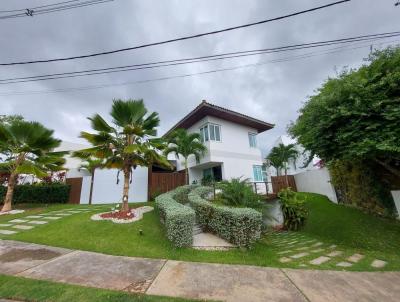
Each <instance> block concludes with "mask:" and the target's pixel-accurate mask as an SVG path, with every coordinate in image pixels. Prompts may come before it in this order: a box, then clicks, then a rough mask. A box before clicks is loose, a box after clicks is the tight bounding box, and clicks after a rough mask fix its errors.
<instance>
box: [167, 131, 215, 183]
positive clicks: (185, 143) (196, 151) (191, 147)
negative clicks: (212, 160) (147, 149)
mask: <svg viewBox="0 0 400 302" xmlns="http://www.w3.org/2000/svg"><path fill="white" fill-rule="evenodd" d="M167 143H168V147H167V148H166V149H165V150H164V154H166V155H168V154H170V153H173V154H175V156H176V158H177V159H178V158H179V156H182V157H183V159H184V165H185V179H186V184H189V173H188V158H189V156H191V155H193V156H194V157H195V158H196V161H199V160H200V156H202V155H204V153H205V152H206V150H207V147H206V146H204V145H203V143H202V142H201V140H200V134H199V133H188V132H187V130H186V129H182V128H179V129H176V130H175V131H173V132H172V133H171V134H170V135H169V136H168V138H167Z"/></svg>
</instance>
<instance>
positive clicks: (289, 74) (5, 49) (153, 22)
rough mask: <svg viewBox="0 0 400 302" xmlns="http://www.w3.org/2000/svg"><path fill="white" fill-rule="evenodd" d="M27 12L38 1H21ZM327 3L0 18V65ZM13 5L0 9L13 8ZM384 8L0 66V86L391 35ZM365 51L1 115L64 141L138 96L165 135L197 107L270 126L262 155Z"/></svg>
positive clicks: (347, 8) (127, 4)
mask: <svg viewBox="0 0 400 302" xmlns="http://www.w3.org/2000/svg"><path fill="white" fill-rule="evenodd" d="M30 2H32V6H33V5H36V4H37V5H40V4H43V3H44V2H43V1H39V0H37V1H30ZM329 2H331V1H328V0H323V1H322V0H321V1H311V0H307V1H292V0H281V1H263V0H260V1H246V2H245V1H239V0H236V1H231V0H224V1H222V0H221V1H211V0H206V1H204V0H203V1H200V0H196V1H194V0H193V1H178V0H176V1H155V0H151V1H128V0H115V1H114V2H111V3H107V4H102V5H97V6H91V7H88V8H81V9H75V10H70V11H64V12H59V13H54V14H48V15H42V16H37V17H33V18H19V19H10V20H0V22H1V23H0V43H1V44H0V45H1V48H0V61H1V62H7V61H18V60H25V59H38V58H52V57H61V56H69V55H77V54H82V53H91V52H97V51H101V50H110V49H115V48H122V47H129V46H132V45H138V44H142V43H147V42H154V41H159V40H164V39H169V38H174V37H178V36H185V35H190V34H194V33H200V32H205V31H209V30H214V29H218V28H223V27H228V26H232V25H238V24H243V23H247V22H252V21H255V20H261V19H265V18H268V17H273V16H279V15H283V14H286V13H288V12H292V11H296V10H301V9H305V8H309V7H313V6H317V5H322V4H326V3H329ZM17 4H18V5H21V3H14V2H9V3H7V4H6V3H2V6H3V7H2V8H1V9H8V8H10V9H12V8H15V7H16V6H17ZM393 4H394V1H393V0H381V1H374V0H353V1H351V2H350V3H347V4H344V5H340V6H337V7H333V8H329V9H326V10H324V11H319V12H314V13H311V14H308V15H303V16H297V17H294V18H291V19H287V20H282V21H278V22H275V23H269V24H264V25H260V26H256V27H252V28H247V29H241V30H237V31H234V32H229V33H225V34H220V35H214V36H209V37H204V38H199V39H195V40H190V41H184V42H180V43H173V44H168V45H164V46H159V47H152V48H147V49H142V50H137V51H131V52H126V53H123V54H116V55H108V56H102V57H97V58H92V59H87V60H75V61H68V62H59V63H51V64H34V65H25V66H14V67H2V68H0V78H8V77H16V76H30V75H36V74H42V73H53V72H63V71H75V70H81V69H87V68H102V67H110V66H116V65H126V64H135V63H142V62H147V61H157V60H164V59H166V60H168V59H175V58H185V57H192V56H199V55H206V54H211V53H219V52H229V51H237V50H248V49H254V48H263V47H275V46H281V45H287V44H295V43H303V42H311V41H318V40H325V39H335V38H341V37H347V36H356V35H362V34H369V33H380V32H386V31H395V30H398V28H396V25H397V24H398V14H399V8H396V7H394V5H393ZM305 52H308V51H301V52H300V51H299V52H297V53H294V52H293V53H292V52H291V53H281V54H270V55H262V56H258V57H250V58H240V59H233V60H226V61H216V62H209V63H201V64H189V65H185V66H177V67H168V68H163V69H153V70H144V71H137V72H122V73H113V74H108V75H99V76H92V77H82V78H73V79H62V80H53V81H45V82H35V83H23V84H12V85H3V86H0V93H2V92H8V91H26V90H52V89H59V88H65V87H79V86H89V85H98V84H109V83H122V82H129V81H138V80H143V79H152V78H159V77H167V76H174V75H179V74H186V73H195V72H202V71H206V70H210V69H217V68H226V67H231V66H236V65H243V64H251V63H257V62H265V61H268V60H273V59H277V58H282V57H287V56H293V55H296V54H301V53H305ZM368 52H369V49H368V47H365V48H362V49H355V50H348V51H343V52H339V53H334V54H327V55H320V56H316V57H312V58H308V59H304V60H296V61H289V62H281V63H276V64H266V65H262V66H259V67H249V68H243V69H239V70H234V71H227V72H221V73H214V74H209V75H202V76H193V77H189V78H180V79H173V80H168V81H159V82H151V83H146V84H136V85H127V86H114V87H108V88H104V89H97V90H86V91H78V92H68V93H52V94H32V95H23V96H22V95H20V96H0V104H1V109H0V114H12V113H18V114H22V115H24V116H25V117H26V118H27V119H29V120H38V121H40V122H42V123H43V124H45V125H46V126H47V127H50V128H53V129H55V131H56V134H57V136H58V137H60V138H62V139H66V140H70V141H79V139H78V138H77V136H78V134H79V132H80V131H81V130H88V129H89V122H88V121H87V120H86V119H85V118H86V117H87V116H91V115H93V114H94V113H100V114H103V115H107V114H108V111H109V109H110V105H111V101H112V99H113V98H143V99H144V100H145V102H146V105H147V106H148V108H149V110H153V111H157V112H159V114H160V117H161V126H160V129H159V130H160V134H162V133H164V132H165V131H166V130H168V128H169V127H171V126H172V125H173V124H174V123H175V122H176V121H177V120H178V119H180V118H181V117H183V115H184V114H186V113H187V112H189V111H190V110H191V109H193V108H194V107H195V106H196V105H197V104H198V103H199V102H200V101H201V100H202V99H207V100H209V101H210V102H212V103H215V104H217V105H220V106H224V107H227V108H231V109H233V110H237V111H240V112H243V113H245V114H248V115H252V116H255V117H257V118H260V119H263V120H266V121H268V122H271V123H275V124H276V127H275V129H273V130H270V131H268V132H266V133H264V134H262V135H261V137H260V139H259V141H260V144H261V145H262V147H263V148H264V149H268V148H269V147H270V146H271V144H272V143H273V142H274V141H275V139H276V137H277V136H279V135H281V134H283V133H285V130H286V126H287V124H288V123H289V122H290V121H291V120H294V119H295V118H296V116H297V114H298V113H297V111H298V109H299V108H300V107H301V105H302V103H303V102H304V101H305V100H306V99H307V96H308V95H311V94H312V93H313V91H314V90H315V89H316V88H318V87H319V86H320V85H321V84H322V83H323V81H324V80H325V79H326V78H327V77H328V76H334V75H335V68H339V69H340V68H342V67H343V66H352V67H356V66H359V65H360V64H361V63H362V58H363V57H365V56H367V54H368Z"/></svg>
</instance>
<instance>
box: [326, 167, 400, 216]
mask: <svg viewBox="0 0 400 302" xmlns="http://www.w3.org/2000/svg"><path fill="white" fill-rule="evenodd" d="M379 170H382V168H381V167H380V166H379V165H377V164H374V163H366V162H363V161H352V162H350V161H343V160H335V161H332V162H331V163H330V164H329V171H330V175H331V181H332V184H333V185H334V186H335V188H336V192H337V195H338V199H339V202H341V203H343V204H346V205H351V206H354V207H357V208H361V209H364V210H367V211H368V212H371V213H375V214H379V215H391V214H392V213H393V212H394V204H393V201H392V197H391V195H390V188H389V187H388V184H387V183H386V182H382V181H380V180H382V178H383V177H382V176H381V175H379V173H377V172H378V171H379Z"/></svg>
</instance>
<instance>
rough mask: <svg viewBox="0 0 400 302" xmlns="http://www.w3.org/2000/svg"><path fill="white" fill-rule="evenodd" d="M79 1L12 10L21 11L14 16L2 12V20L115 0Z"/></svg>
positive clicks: (0, 18) (0, 16)
mask: <svg viewBox="0 0 400 302" xmlns="http://www.w3.org/2000/svg"><path fill="white" fill-rule="evenodd" d="M77 1H81V0H72V1H65V2H59V3H55V4H49V5H43V6H37V7H34V8H26V9H21V10H12V11H20V12H19V13H16V14H12V15H3V16H2V15H1V13H4V12H7V11H2V12H0V20H4V19H14V18H21V17H33V16H36V15H42V14H48V13H53V12H58V11H63V10H69V9H73V8H79V7H85V6H92V5H96V4H101V3H106V2H111V1H114V0H88V1H84V2H79V3H76V2H77ZM70 2H75V3H70ZM40 7H43V8H42V9H40ZM38 8H39V9H38ZM10 12H11V11H10Z"/></svg>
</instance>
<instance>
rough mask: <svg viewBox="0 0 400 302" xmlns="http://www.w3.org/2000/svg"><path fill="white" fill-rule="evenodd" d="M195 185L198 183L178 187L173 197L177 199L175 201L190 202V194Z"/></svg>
mask: <svg viewBox="0 0 400 302" xmlns="http://www.w3.org/2000/svg"><path fill="white" fill-rule="evenodd" d="M195 187H196V185H186V186H181V187H177V188H176V189H175V190H174V191H173V196H172V197H173V199H175V201H177V202H179V203H181V204H185V203H188V202H189V199H188V194H189V192H190V191H191V190H193V189H194V188H195Z"/></svg>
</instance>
